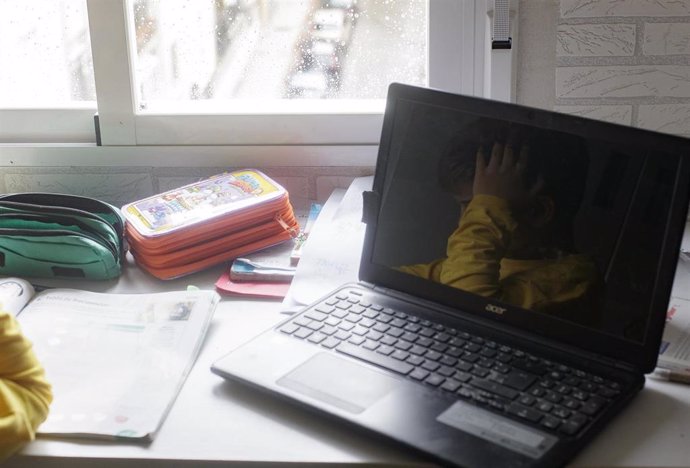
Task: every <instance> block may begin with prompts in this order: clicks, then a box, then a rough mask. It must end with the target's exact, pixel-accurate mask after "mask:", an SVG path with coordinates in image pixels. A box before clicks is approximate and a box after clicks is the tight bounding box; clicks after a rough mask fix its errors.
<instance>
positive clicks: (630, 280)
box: [363, 85, 688, 359]
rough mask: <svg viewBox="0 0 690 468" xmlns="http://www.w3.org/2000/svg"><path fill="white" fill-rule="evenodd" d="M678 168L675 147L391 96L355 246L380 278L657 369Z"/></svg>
mask: <svg viewBox="0 0 690 468" xmlns="http://www.w3.org/2000/svg"><path fill="white" fill-rule="evenodd" d="M686 154H688V144H687V142H686V141H685V140H683V139H680V138H674V137H670V136H665V135H661V134H656V133H651V132H645V131H642V130H636V129H632V128H627V127H622V126H616V125H612V124H606V123H603V122H597V121H592V120H586V119H580V118H576V117H572V116H565V115H560V114H555V113H552V112H547V111H541V110H536V109H529V108H525V107H520V106H515V105H511V104H505V103H498V102H492V101H486V100H481V99H475V98H467V97H462V96H455V95H449V94H445V93H440V92H437V91H432V90H426V89H421V88H413V87H407V86H404V85H393V86H392V87H391V90H390V94H389V102H388V107H387V112H386V118H385V122H384V130H383V134H382V141H381V148H380V154H379V163H378V164H379V165H378V166H377V174H376V181H375V185H374V192H375V193H376V194H377V197H378V203H377V205H378V208H379V209H378V212H377V215H376V219H377V222H376V229H375V235H373V236H372V234H371V233H370V232H368V233H367V235H368V238H367V239H368V243H370V245H369V246H368V248H369V249H370V252H369V253H370V257H369V261H370V262H371V264H372V265H373V269H374V270H377V271H379V272H380V273H381V274H380V275H377V276H381V278H376V280H377V282H378V280H380V279H383V281H384V282H387V283H388V284H387V286H390V287H393V288H401V289H403V290H405V291H409V292H412V293H414V294H416V295H420V296H422V297H425V298H426V299H433V300H437V301H439V302H442V303H445V304H447V305H450V306H453V307H458V308H462V309H463V310H465V311H467V312H471V313H475V314H479V315H481V316H482V317H486V318H488V319H490V320H497V321H500V322H506V323H511V324H513V325H516V326H520V327H523V328H527V329H529V330H531V331H536V332H538V333H540V334H542V335H547V336H551V337H554V338H558V339H566V340H567V341H571V342H573V344H576V345H578V346H580V345H583V341H587V343H586V345H588V346H589V345H591V347H592V348H594V349H593V350H594V351H597V352H602V351H604V352H605V351H607V350H608V349H609V348H611V346H612V345H614V344H620V343H622V344H624V346H623V347H620V346H619V347H618V350H617V351H614V352H613V354H614V355H617V354H621V355H622V356H621V357H627V356H626V355H625V354H624V353H626V352H627V351H625V350H629V349H643V348H650V349H652V348H654V352H653V353H652V354H654V355H655V354H656V351H655V349H656V348H655V347H656V346H658V340H659V339H660V333H661V327H662V326H663V321H664V316H665V310H666V306H667V301H668V297H669V294H670V287H671V284H672V279H673V274H674V271H675V261H676V258H677V251H678V245H679V239H680V235H681V233H682V228H683V226H684V222H685V209H686V207H687V187H686V184H687V182H686V181H687V178H688V177H687V172H688V171H687V164H686V163H684V161H685V155H686ZM681 185H682V187H681ZM363 269H364V270H366V269H367V267H366V266H364V267H363ZM365 276H366V275H365ZM648 353H649V352H648ZM640 359H641V358H640Z"/></svg>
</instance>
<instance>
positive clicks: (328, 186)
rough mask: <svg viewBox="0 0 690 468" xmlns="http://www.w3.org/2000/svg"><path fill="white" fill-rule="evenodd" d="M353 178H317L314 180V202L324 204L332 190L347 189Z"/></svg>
mask: <svg viewBox="0 0 690 468" xmlns="http://www.w3.org/2000/svg"><path fill="white" fill-rule="evenodd" d="M354 179H355V178H354V177H348V176H319V177H317V178H316V200H317V201H318V202H319V203H324V202H325V201H326V200H328V197H329V196H330V195H331V193H332V192H333V190H334V189H337V188H342V189H347V188H348V187H349V186H350V184H351V183H352V181H353V180H354Z"/></svg>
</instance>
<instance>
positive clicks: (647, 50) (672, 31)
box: [642, 23, 690, 55]
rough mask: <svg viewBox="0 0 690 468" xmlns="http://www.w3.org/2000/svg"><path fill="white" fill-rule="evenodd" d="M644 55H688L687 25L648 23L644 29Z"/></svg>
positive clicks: (688, 35) (689, 46)
mask: <svg viewBox="0 0 690 468" xmlns="http://www.w3.org/2000/svg"><path fill="white" fill-rule="evenodd" d="M642 51H643V52H644V54H645V55H688V54H690V24H689V23H648V24H646V25H645V28H644V43H643V46H642Z"/></svg>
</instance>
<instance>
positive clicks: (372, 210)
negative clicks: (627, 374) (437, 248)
mask: <svg viewBox="0 0 690 468" xmlns="http://www.w3.org/2000/svg"><path fill="white" fill-rule="evenodd" d="M401 100H402V101H412V102H419V103H420V104H423V105H427V106H439V107H444V108H450V109H455V110H458V111H463V110H466V111H467V112H471V113H472V114H473V115H478V116H483V117H488V118H497V119H501V120H508V121H511V122H515V123H522V124H527V125H533V126H538V127H540V128H544V129H552V130H555V131H561V132H568V133H572V134H574V135H579V136H582V137H585V138H596V139H599V140H602V141H606V142H612V143H615V142H625V144H627V145H629V144H632V145H635V144H640V145H644V146H645V147H650V146H651V145H653V147H654V148H655V150H658V152H659V153H672V154H676V155H679V156H680V160H679V170H678V172H677V174H676V178H675V183H674V189H673V193H672V196H671V207H670V216H669V218H668V220H667V224H666V229H665V230H664V239H663V242H662V252H661V256H660V258H659V261H658V270H657V271H658V274H657V275H656V281H655V284H654V289H653V291H652V293H651V297H652V300H651V303H650V312H649V314H650V318H649V322H648V327H647V329H646V334H645V337H644V339H643V342H641V343H640V342H634V341H630V340H627V339H625V338H622V337H616V336H613V335H611V334H609V333H603V332H601V331H598V330H595V329H592V328H588V327H585V326H582V325H579V324H576V323H573V322H568V321H565V320H563V319H558V318H554V317H551V316H548V315H546V314H543V313H539V312H534V311H530V310H526V309H522V308H519V307H514V306H511V305H509V304H505V303H500V306H501V307H505V308H506V310H505V312H504V313H503V314H501V315H496V314H492V313H488V312H486V311H485V310H486V307H487V305H489V304H496V303H497V301H496V300H492V299H487V298H483V297H481V296H477V295H474V294H470V293H466V292H463V291H460V290H451V289H450V288H448V287H446V286H443V285H440V284H435V283H431V282H429V281H426V280H422V279H419V278H416V277H414V276H412V275H408V274H405V273H402V272H399V271H397V270H395V269H393V268H390V267H386V266H383V265H380V264H377V263H374V262H373V254H374V244H375V241H376V239H375V233H376V219H377V217H378V211H379V210H380V208H381V206H380V203H373V204H367V205H369V206H365V218H366V220H367V226H366V234H365V240H364V249H363V255H362V261H361V264H360V279H361V280H363V281H366V282H369V283H372V284H375V285H377V286H382V287H385V288H390V289H394V290H398V291H401V292H404V293H407V294H410V295H412V296H416V297H420V298H423V299H427V300H434V301H437V302H439V303H441V304H442V305H444V306H449V307H451V308H453V309H459V310H462V311H463V312H467V313H469V314H472V315H474V316H478V317H480V318H481V319H488V320H491V321H496V322H498V323H500V324H501V326H504V325H505V326H508V327H514V328H517V329H520V330H522V331H523V332H524V331H529V332H531V333H536V334H538V335H540V336H543V337H546V338H548V339H550V340H552V341H553V340H555V341H557V342H563V343H567V344H568V345H571V346H575V347H578V348H582V349H585V350H586V351H588V352H590V353H595V354H597V355H601V356H602V357H605V358H609V359H613V360H616V361H622V362H624V363H626V364H628V365H629V366H632V367H634V368H638V369H640V370H642V371H643V372H645V373H646V372H651V371H652V370H653V369H654V367H655V365H656V361H657V357H658V350H659V345H660V342H661V336H662V332H663V327H664V323H665V318H666V311H667V307H668V302H669V299H670V294H671V288H672V286H673V280H674V277H675V269H676V265H677V261H678V253H679V248H680V242H681V239H682V234H683V229H684V227H685V221H686V216H687V207H688V200H689V199H690V183H689V181H690V161H689V160H688V157H689V156H690V140H689V139H685V138H680V137H676V136H672V135H667V134H661V133H657V132H652V131H648V130H642V129H638V128H633V127H627V126H624V125H617V124H612V123H607V122H603V121H598V120H592V119H587V118H583V117H578V116H573V115H567V114H560V113H556V112H552V111H547V110H542V109H536V108H530V107H526V106H522V105H516V104H510V103H504V102H498V101H491V100H487V99H482V98H476V97H469V96H462V95H458V94H451V93H447V92H443V91H438V90H433V89H429V88H420V87H415V86H410V85H404V84H399V83H393V84H391V85H390V87H389V90H388V98H387V103H386V112H385V114H384V121H383V127H382V132H381V141H380V146H379V152H378V159H377V165H376V172H375V176H374V183H373V188H372V192H373V195H374V196H373V197H371V198H372V199H373V200H380V199H381V194H382V193H383V184H384V181H385V180H386V175H387V174H386V170H387V168H388V160H389V156H388V155H389V150H390V148H391V146H392V143H393V142H392V138H393V137H394V135H395V132H394V128H393V127H394V121H395V112H396V104H397V103H398V102H399V101H401ZM371 205H373V206H371Z"/></svg>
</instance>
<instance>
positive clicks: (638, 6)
mask: <svg viewBox="0 0 690 468" xmlns="http://www.w3.org/2000/svg"><path fill="white" fill-rule="evenodd" d="M685 15H690V2H688V1H687V0H561V16H562V17H563V18H599V17H606V16H685Z"/></svg>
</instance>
